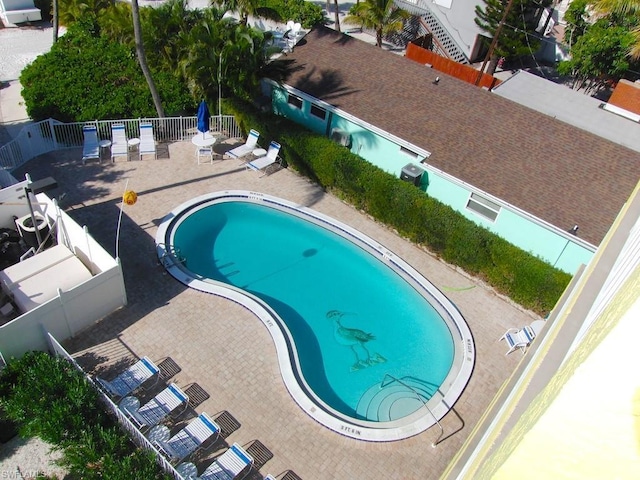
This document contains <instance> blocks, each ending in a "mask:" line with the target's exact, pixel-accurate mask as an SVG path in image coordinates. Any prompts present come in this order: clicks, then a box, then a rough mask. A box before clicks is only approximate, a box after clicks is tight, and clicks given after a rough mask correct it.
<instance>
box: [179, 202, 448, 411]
mask: <svg viewBox="0 0 640 480" xmlns="http://www.w3.org/2000/svg"><path fill="white" fill-rule="evenodd" d="M184 213H185V212H183V214H181V215H179V216H178V217H177V218H174V219H173V222H174V223H175V225H176V227H175V229H172V230H171V244H172V245H173V247H174V248H175V249H177V250H179V251H180V253H181V255H182V256H183V257H184V258H185V259H186V261H185V263H184V267H185V268H186V269H187V270H188V271H190V272H192V273H193V274H194V275H195V276H196V277H203V278H206V279H212V280H215V281H219V282H223V283H225V284H228V285H232V286H234V287H237V288H240V289H242V290H245V291H247V292H250V293H251V294H253V295H255V296H257V297H258V298H260V299H262V300H263V301H264V302H266V303H267V304H268V305H269V306H270V307H271V308H272V309H273V310H275V312H277V314H278V316H279V317H280V318H281V319H282V321H284V323H285V324H286V327H287V329H288V330H289V332H290V334H291V337H292V339H293V342H294V344H295V350H296V352H297V356H298V361H299V365H300V370H301V372H300V373H301V375H302V376H303V377H304V381H305V382H306V384H307V385H308V388H310V389H311V390H312V393H313V394H314V395H315V396H317V397H318V398H319V399H320V400H321V401H322V402H323V403H324V404H326V405H327V406H329V408H330V409H334V410H335V411H337V412H340V413H341V414H343V415H345V416H347V417H350V418H353V419H359V420H366V421H370V422H387V421H395V420H397V419H400V418H403V417H405V416H407V415H410V414H412V413H413V412H415V411H416V410H417V409H419V408H420V407H422V405H423V403H422V400H424V401H425V402H426V401H428V400H429V398H431V396H432V395H433V394H434V392H436V390H437V389H438V388H439V387H440V386H441V384H442V382H443V381H444V379H445V378H446V377H447V375H448V374H449V373H450V371H451V369H452V364H453V363H454V340H453V337H452V333H451V331H450V329H449V327H448V326H447V324H446V322H445V321H444V320H443V318H442V317H441V315H440V314H439V313H438V311H436V309H435V308H434V307H433V306H432V305H431V303H430V301H429V299H428V298H427V296H428V295H426V293H425V292H424V291H422V290H421V288H420V286H416V285H413V284H412V283H410V282H408V281H407V280H405V278H403V277H402V276H401V275H400V274H398V273H396V271H394V269H392V268H390V267H389V265H388V264H387V263H385V262H383V261H381V259H380V257H375V256H374V255H373V254H372V253H370V252H369V251H367V250H365V249H364V248H362V247H360V246H358V245H356V244H355V243H354V242H352V241H350V240H347V239H345V238H343V237H342V236H341V235H338V234H336V233H334V231H332V229H329V228H324V227H323V226H320V225H318V224H316V223H312V222H310V221H307V220H305V219H303V218H300V216H298V215H294V214H292V213H287V212H285V211H282V210H280V209H275V208H272V207H270V206H266V205H261V204H257V203H252V202H243V201H229V202H222V203H213V204H210V205H205V206H203V207H201V206H199V207H198V208H196V209H193V211H188V212H186V213H188V214H184ZM419 290H420V291H419ZM398 379H399V380H400V382H398V381H396V380H398ZM305 388H306V387H305ZM417 395H420V396H421V397H422V400H420V399H418V398H417Z"/></svg>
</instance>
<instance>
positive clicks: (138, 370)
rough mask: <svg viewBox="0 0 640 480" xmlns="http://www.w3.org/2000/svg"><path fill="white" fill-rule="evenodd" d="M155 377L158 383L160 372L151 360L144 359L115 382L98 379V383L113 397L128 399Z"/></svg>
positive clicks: (114, 380) (119, 376) (115, 379)
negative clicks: (127, 397)
mask: <svg viewBox="0 0 640 480" xmlns="http://www.w3.org/2000/svg"><path fill="white" fill-rule="evenodd" d="M153 377H155V378H156V382H157V381H158V378H160V370H159V369H158V367H157V366H156V365H155V364H154V363H153V362H152V361H151V360H149V358H147V357H143V358H141V359H140V360H138V361H137V362H136V363H134V364H133V365H131V366H130V367H129V368H127V369H126V370H125V371H124V372H122V373H121V374H120V375H118V376H117V377H116V378H114V379H113V380H111V381H108V380H104V379H103V378H100V377H96V381H97V382H98V384H99V385H100V386H101V387H102V388H103V390H105V391H106V392H107V393H108V394H109V395H110V396H111V397H126V396H127V395H129V394H130V393H132V392H134V391H136V390H137V389H138V388H140V387H141V386H142V384H143V383H145V382H146V381H147V380H150V379H151V378H153Z"/></svg>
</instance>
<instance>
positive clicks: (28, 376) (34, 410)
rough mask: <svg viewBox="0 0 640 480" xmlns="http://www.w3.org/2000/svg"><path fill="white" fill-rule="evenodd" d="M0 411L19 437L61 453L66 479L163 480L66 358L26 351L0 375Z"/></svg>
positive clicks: (151, 460) (151, 457)
mask: <svg viewBox="0 0 640 480" xmlns="http://www.w3.org/2000/svg"><path fill="white" fill-rule="evenodd" d="M0 408H1V409H2V410H3V411H4V413H5V416H6V418H7V419H9V420H11V421H13V422H16V423H17V424H18V426H19V433H20V435H21V436H23V437H34V436H37V437H40V438H42V439H43V440H45V441H47V442H49V443H51V444H53V445H54V448H56V449H58V450H61V451H62V453H63V455H62V458H61V459H60V460H59V462H58V463H59V464H60V465H61V466H63V467H65V468H66V469H67V470H68V471H69V474H70V477H69V478H82V479H104V478H108V479H110V480H119V479H122V480H125V479H126V480H131V479H139V480H154V479H167V480H168V479H169V476H168V475H165V474H164V472H162V470H161V469H160V467H159V466H158V465H157V464H156V463H155V456H154V454H153V453H151V452H148V451H146V450H142V449H140V448H137V447H136V446H135V445H134V444H133V443H132V441H131V440H130V439H129V436H128V435H127V434H126V432H124V431H123V430H121V429H120V427H119V425H118V424H117V423H116V422H115V420H114V419H113V418H112V417H110V416H109V415H108V414H107V413H106V411H105V410H104V408H103V406H102V405H101V404H100V401H99V398H98V393H97V391H96V390H95V389H94V388H93V386H92V385H91V384H90V383H89V382H88V381H87V379H86V378H85V377H84V376H83V375H82V373H81V372H79V371H78V370H77V369H76V368H74V367H73V365H71V364H70V363H69V362H67V361H66V360H63V359H60V358H57V357H51V356H50V355H48V354H46V353H44V352H29V353H26V354H25V355H24V356H23V357H22V358H20V359H19V360H12V361H11V362H9V364H8V366H7V367H6V368H5V369H4V370H3V371H2V374H1V375H0Z"/></svg>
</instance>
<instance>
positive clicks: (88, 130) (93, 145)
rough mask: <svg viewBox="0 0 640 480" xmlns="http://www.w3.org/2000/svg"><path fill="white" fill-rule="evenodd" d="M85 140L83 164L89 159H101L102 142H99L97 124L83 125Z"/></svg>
mask: <svg viewBox="0 0 640 480" xmlns="http://www.w3.org/2000/svg"><path fill="white" fill-rule="evenodd" d="M82 134H83V135H84V142H83V144H82V164H83V165H84V162H86V161H87V160H91V159H95V158H97V159H98V160H100V143H99V142H98V129H97V128H96V127H95V125H85V126H84V127H82Z"/></svg>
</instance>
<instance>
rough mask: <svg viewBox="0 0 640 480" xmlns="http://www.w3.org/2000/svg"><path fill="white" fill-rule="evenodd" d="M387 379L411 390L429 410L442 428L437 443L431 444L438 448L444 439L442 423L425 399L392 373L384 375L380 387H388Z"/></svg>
mask: <svg viewBox="0 0 640 480" xmlns="http://www.w3.org/2000/svg"><path fill="white" fill-rule="evenodd" d="M387 377H389V378H391V379H392V380H393V381H394V382H398V383H399V384H400V385H402V386H403V387H407V388H408V389H409V390H411V391H412V392H413V394H414V395H415V396H416V397H418V400H420V401H421V402H422V405H424V408H426V409H427V411H428V412H429V413H430V414H431V416H432V417H433V419H434V420H435V421H436V423H437V424H438V427H440V435H438V439H437V440H436V441H435V442H432V443H431V446H432V447H433V448H436V446H437V445H438V443H439V442H440V439H441V438H442V436H443V435H444V429H443V428H442V425H440V422H439V421H438V419H437V418H436V416H435V415H434V414H433V412H432V411H431V409H430V408H429V407H427V402H425V401H424V398H422V395H420V394H419V393H418V392H416V389H415V388H413V387H412V386H411V385H408V384H407V383H405V382H403V381H402V380H400V379H399V378H397V377H394V376H393V375H391V374H390V373H388V372H387V373H385V374H384V378H383V379H382V381H381V382H380V387H385V386H387V385H388V383H384V382H385V380H386V379H387Z"/></svg>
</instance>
